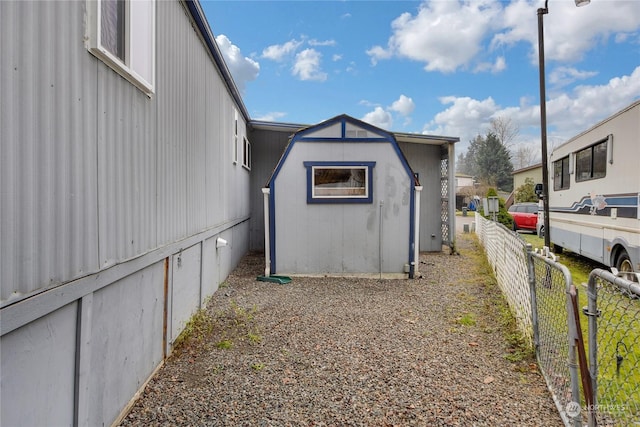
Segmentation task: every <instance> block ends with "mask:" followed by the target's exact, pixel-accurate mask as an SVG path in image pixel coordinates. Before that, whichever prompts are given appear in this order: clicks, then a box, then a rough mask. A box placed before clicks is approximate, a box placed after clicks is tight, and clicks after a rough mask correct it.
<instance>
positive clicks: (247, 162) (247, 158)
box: [242, 136, 251, 170]
mask: <svg viewBox="0 0 640 427" xmlns="http://www.w3.org/2000/svg"><path fill="white" fill-rule="evenodd" d="M242 140H243V142H244V143H243V144H242V145H243V146H244V150H243V152H242V166H243V167H244V168H245V169H248V170H251V143H250V142H249V140H248V139H247V137H246V136H243V137H242Z"/></svg>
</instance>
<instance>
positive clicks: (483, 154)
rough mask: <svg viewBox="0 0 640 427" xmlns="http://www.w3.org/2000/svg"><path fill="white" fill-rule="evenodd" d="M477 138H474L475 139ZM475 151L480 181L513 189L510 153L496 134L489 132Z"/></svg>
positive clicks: (503, 188) (504, 188)
mask: <svg viewBox="0 0 640 427" xmlns="http://www.w3.org/2000/svg"><path fill="white" fill-rule="evenodd" d="M477 139H478V138H476V140H477ZM483 141H484V142H483V143H482V144H481V145H479V147H478V151H477V153H476V164H477V167H478V173H477V174H476V176H478V177H479V178H480V180H481V181H482V182H486V183H487V184H489V185H491V186H495V187H497V188H498V189H500V190H502V191H507V192H510V191H512V190H513V177H512V173H513V164H512V163H511V154H509V150H507V148H506V147H505V146H504V145H503V144H502V142H501V141H500V139H499V138H498V137H497V136H496V134H494V133H492V132H489V133H488V134H487V137H486V138H485V139H484V140H483Z"/></svg>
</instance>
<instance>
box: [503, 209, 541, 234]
mask: <svg viewBox="0 0 640 427" xmlns="http://www.w3.org/2000/svg"><path fill="white" fill-rule="evenodd" d="M509 214H510V215H511V217H512V218H513V231H518V230H528V231H534V232H535V231H536V224H537V223H538V204H537V203H516V204H513V205H511V207H509Z"/></svg>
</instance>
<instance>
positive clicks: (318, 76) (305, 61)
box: [291, 49, 327, 81]
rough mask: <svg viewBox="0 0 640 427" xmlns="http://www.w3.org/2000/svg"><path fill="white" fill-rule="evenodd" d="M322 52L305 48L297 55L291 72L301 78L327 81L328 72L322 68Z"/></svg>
mask: <svg viewBox="0 0 640 427" xmlns="http://www.w3.org/2000/svg"><path fill="white" fill-rule="evenodd" d="M321 59H322V54H321V53H320V52H318V51H317V50H315V49H305V50H303V51H302V52H300V53H298V54H297V55H296V59H295V63H294V64H293V68H292V69H291V72H292V74H293V75H294V76H297V77H298V78H299V79H300V80H315V81H325V80H326V79H327V73H325V72H323V71H322V70H321V68H320V60H321Z"/></svg>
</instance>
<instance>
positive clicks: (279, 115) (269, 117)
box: [254, 111, 287, 122]
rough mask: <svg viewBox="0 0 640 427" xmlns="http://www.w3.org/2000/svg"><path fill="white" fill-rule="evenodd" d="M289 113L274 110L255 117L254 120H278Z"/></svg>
mask: <svg viewBox="0 0 640 427" xmlns="http://www.w3.org/2000/svg"><path fill="white" fill-rule="evenodd" d="M286 115H287V113H284V112H282V111H272V112H270V113H266V114H263V115H261V116H259V117H254V120H260V121H264V122H276V121H278V119H281V118H283V117H285V116H286Z"/></svg>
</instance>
